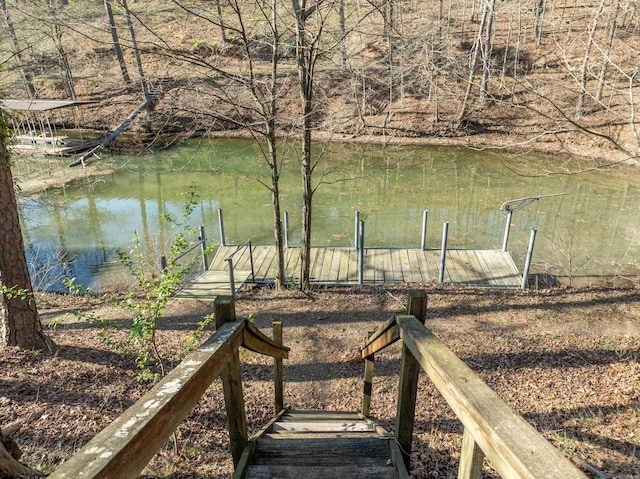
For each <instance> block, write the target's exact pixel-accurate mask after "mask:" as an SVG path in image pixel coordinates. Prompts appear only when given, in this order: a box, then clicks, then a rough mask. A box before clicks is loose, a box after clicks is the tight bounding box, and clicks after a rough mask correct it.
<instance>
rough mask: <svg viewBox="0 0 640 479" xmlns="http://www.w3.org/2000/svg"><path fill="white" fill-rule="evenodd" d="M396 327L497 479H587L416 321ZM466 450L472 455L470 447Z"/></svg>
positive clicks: (411, 319)
mask: <svg viewBox="0 0 640 479" xmlns="http://www.w3.org/2000/svg"><path fill="white" fill-rule="evenodd" d="M396 322H397V323H398V325H399V326H400V337H401V339H402V341H403V343H404V345H405V346H406V347H407V348H408V349H409V350H410V351H411V354H412V355H413V356H414V357H415V358H416V360H417V361H418V363H419V364H420V366H421V368H422V369H423V370H424V371H425V372H426V373H427V376H428V377H429V379H430V380H431V381H432V382H433V384H434V385H435V386H436V388H437V389H438V391H440V393H441V394H442V395H443V397H444V398H445V400H446V401H447V403H449V406H450V407H451V409H452V410H453V411H454V412H455V414H456V415H457V416H458V418H459V419H460V420H461V421H462V423H463V424H464V427H465V439H466V440H467V441H468V440H469V439H470V438H472V439H473V441H474V442H475V443H476V444H477V445H478V446H479V447H480V449H481V450H482V452H483V453H484V454H485V455H486V457H487V458H488V459H489V461H490V462H491V465H492V466H493V467H494V468H495V469H496V470H497V471H498V473H499V474H500V476H501V477H503V478H505V479H511V478H518V479H540V478H562V479H586V476H585V475H584V474H583V473H582V472H580V471H579V470H578V469H577V468H576V467H575V466H573V464H571V463H570V462H569V461H568V460H567V459H566V458H565V457H564V456H563V455H562V454H560V452H559V451H558V450H557V449H556V448H555V447H553V445H551V443H549V442H548V441H547V440H546V439H545V438H544V437H543V436H542V435H541V434H540V433H538V431H536V430H535V429H534V428H533V427H532V426H531V425H530V424H529V423H527V422H526V421H525V420H524V419H523V418H522V416H520V415H519V414H517V413H515V412H514V411H513V410H512V409H511V408H510V407H509V406H508V405H507V404H506V403H505V402H504V401H503V400H502V399H501V398H500V397H499V396H498V395H497V394H496V393H495V392H494V391H493V390H492V389H491V388H490V387H489V386H488V385H487V384H486V383H484V382H483V381H482V379H480V377H478V376H477V375H476V374H475V373H474V372H473V370H472V369H471V368H470V367H469V366H467V365H466V364H465V363H464V362H463V361H462V360H460V359H459V358H458V357H457V356H456V355H455V354H454V353H453V352H452V351H451V350H450V349H448V348H447V347H446V346H445V345H444V344H443V343H442V342H441V341H440V340H439V339H438V338H437V337H436V336H435V335H434V334H433V333H432V332H431V331H429V330H428V329H427V328H426V327H425V326H424V325H422V324H421V323H420V322H419V321H418V320H416V318H414V317H413V316H397V317H396ZM467 450H468V451H472V454H473V447H467ZM469 459H471V458H468V457H467V458H465V457H463V458H462V459H461V463H463V462H465V461H467V460H469ZM475 462H476V463H477V462H478V461H475ZM479 462H480V464H479V467H480V468H481V467H482V462H481V461H479ZM478 472H479V471H478ZM466 477H476V476H474V473H472V472H470V473H469V475H468V476H466ZM477 477H480V476H479V475H478V476H477Z"/></svg>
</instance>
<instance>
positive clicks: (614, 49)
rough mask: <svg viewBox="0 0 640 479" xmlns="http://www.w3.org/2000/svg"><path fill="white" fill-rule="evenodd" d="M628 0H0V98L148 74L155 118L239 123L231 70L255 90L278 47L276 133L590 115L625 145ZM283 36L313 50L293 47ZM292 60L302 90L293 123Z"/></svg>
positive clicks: (536, 128)
mask: <svg viewBox="0 0 640 479" xmlns="http://www.w3.org/2000/svg"><path fill="white" fill-rule="evenodd" d="M639 6H640V5H639V4H638V2H637V1H633V0H621V1H611V0H606V1H605V0H593V1H591V2H587V3H585V2H579V1H577V0H516V1H508V2H496V1H494V0H440V1H438V2H421V1H418V0H408V1H404V2H400V1H398V0H388V1H381V0H376V1H373V2H363V1H355V2H349V1H346V0H338V1H335V0H334V1H315V2H298V1H295V0H294V1H292V3H291V4H287V3H286V2H285V3H284V4H282V5H279V8H278V11H273V10H272V9H271V8H270V7H269V5H268V4H267V3H266V2H264V1H262V0H260V1H255V2H254V1H252V0H249V1H238V0H217V1H216V2H205V1H201V0H200V1H198V0H181V1H170V2H160V1H157V0H139V1H137V2H135V3H133V2H132V3H131V5H127V3H126V2H124V1H123V0H103V1H98V0H93V1H89V0H77V1H75V2H68V1H64V0H34V1H30V2H25V1H20V0H2V1H1V2H0V7H1V8H2V13H3V16H2V21H3V23H4V28H3V29H2V46H3V47H2V49H3V51H2V52H1V55H2V57H1V60H0V61H1V62H2V67H3V73H2V86H3V88H4V90H5V92H6V95H7V96H9V97H39V98H60V97H70V98H74V97H81V98H98V99H101V100H104V101H105V102H107V103H108V102H109V101H111V102H116V101H117V100H124V99H125V97H126V95H127V94H128V92H127V89H131V88H132V86H136V88H137V90H138V92H139V94H144V93H145V92H146V91H147V90H148V89H153V88H154V85H156V84H158V83H160V84H161V85H162V93H164V96H163V97H162V98H160V99H159V101H158V103H159V104H158V107H157V113H158V117H157V118H156V120H157V121H156V125H155V126H156V128H158V129H160V128H164V129H172V128H173V129H178V128H179V129H187V130H188V129H192V130H196V129H205V130H207V129H224V128H238V127H241V126H243V125H245V124H246V123H247V120H249V122H250V121H253V120H254V119H255V118H257V117H259V116H260V114H259V113H258V112H257V111H255V109H254V108H253V107H252V106H250V105H253V103H252V102H253V101H255V99H253V100H252V99H251V96H252V94H251V92H250V90H249V91H246V90H245V86H246V82H243V81H237V80H238V78H245V77H246V75H250V76H253V79H254V81H256V82H257V84H260V85H261V86H263V87H264V88H267V89H268V87H267V86H266V85H268V83H269V82H268V80H267V79H266V78H267V77H269V76H270V75H271V74H272V72H273V69H272V66H271V65H272V53H273V52H275V51H277V58H276V61H277V63H278V68H277V73H276V74H277V79H276V80H277V81H276V89H275V90H274V91H275V94H276V96H277V99H278V113H277V115H274V116H275V118H274V120H275V125H274V126H275V128H277V129H278V130H279V131H292V129H294V130H299V131H296V133H300V134H301V132H302V130H304V129H305V128H307V129H308V130H324V131H329V132H334V133H345V134H361V133H370V134H384V135H389V136H429V135H438V136H449V135H459V134H462V133H477V132H479V131H483V130H484V129H487V128H498V129H504V130H509V131H513V130H517V131H520V132H523V133H525V134H528V135H532V136H535V135H540V134H543V133H552V134H554V135H558V134H564V133H566V132H567V131H574V130H576V129H577V128H580V127H594V126H598V128H599V129H600V130H603V133H604V134H605V135H608V136H611V137H612V139H616V140H618V141H619V144H618V145H616V147H621V148H623V149H625V150H627V151H628V152H629V153H635V152H636V151H637V149H638V146H639V145H638V131H637V129H638V127H637V122H636V118H635V116H636V115H635V110H636V109H637V106H638V100H637V97H638V86H639V81H640V12H639V11H638V10H639V9H640V8H639ZM298 9H299V10H298ZM109 12H110V16H109V15H108V14H107V13H109ZM300 12H303V13H302V14H300ZM109 18H111V19H112V23H111V24H110V21H109ZM274 27H276V28H274ZM301 28H302V30H301ZM134 32H135V35H137V36H138V39H137V43H138V47H139V55H137V56H136V51H137V50H136V49H134V48H133V47H134V46H135V44H134V41H135V39H136V37H135V35H134ZM274 32H275V33H274ZM296 38H298V40H299V41H301V42H302V43H301V44H299V45H298V46H299V47H300V48H301V50H300V52H301V53H304V54H306V55H307V56H308V58H307V60H308V61H310V62H311V64H306V65H305V62H304V61H302V62H301V60H304V58H303V57H304V55H296V45H297V43H296V42H297V40H296ZM274 46H276V47H277V48H274ZM143 65H144V70H146V71H147V72H148V74H147V77H146V78H145V77H144V73H143ZM300 68H307V69H310V71H308V72H307V73H306V78H307V79H308V80H309V81H310V85H312V88H313V101H312V104H311V105H306V106H302V108H303V110H304V109H305V108H306V109H307V110H305V113H303V116H304V118H305V119H306V121H307V123H306V124H305V125H302V124H301V123H300V122H299V120H298V119H297V118H298V115H299V113H300V112H299V111H298V106H299V101H298V100H297V99H296V98H299V97H300V96H299V95H300V94H301V92H303V91H304V88H305V87H304V85H302V86H301V83H299V82H303V81H305V80H304V78H305V73H304V72H303V73H300ZM220 70H224V72H225V73H224V74H222V73H221V71H220ZM299 75H302V76H299ZM221 92H223V93H224V95H225V96H227V97H228V98H227V99H228V101H225V102H223V103H222V104H221V103H220V101H219V100H220V96H221ZM131 101H133V100H131ZM96 116H98V115H96ZM525 118H526V119H527V120H526V121H525V120H523V119H525ZM531 118H533V119H534V120H535V122H534V123H533V124H532V123H531V121H530V119H531ZM108 119H109V118H108ZM113 120H114V121H115V120H117V119H116V118H114V119H113ZM86 121H87V122H90V121H92V118H91V117H89V118H87V120H86ZM93 121H94V122H97V119H96V118H93ZM95 126H102V125H99V124H97V123H96V125H95ZM565 130H566V131H565Z"/></svg>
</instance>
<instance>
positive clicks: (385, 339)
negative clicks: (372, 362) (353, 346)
mask: <svg viewBox="0 0 640 479" xmlns="http://www.w3.org/2000/svg"><path fill="white" fill-rule="evenodd" d="M393 319H394V321H395V318H393ZM399 339H400V329H398V326H397V325H395V324H394V325H393V326H391V327H389V328H388V329H386V330H385V331H383V332H381V334H380V335H378V336H377V337H376V338H375V339H374V340H373V341H371V342H370V343H369V344H367V345H366V346H365V347H364V349H363V350H362V358H363V359H367V358H370V357H372V356H373V355H374V354H375V353H377V352H378V351H382V350H383V349H384V348H386V347H388V346H391V345H392V344H393V343H395V342H396V341H398V340H399Z"/></svg>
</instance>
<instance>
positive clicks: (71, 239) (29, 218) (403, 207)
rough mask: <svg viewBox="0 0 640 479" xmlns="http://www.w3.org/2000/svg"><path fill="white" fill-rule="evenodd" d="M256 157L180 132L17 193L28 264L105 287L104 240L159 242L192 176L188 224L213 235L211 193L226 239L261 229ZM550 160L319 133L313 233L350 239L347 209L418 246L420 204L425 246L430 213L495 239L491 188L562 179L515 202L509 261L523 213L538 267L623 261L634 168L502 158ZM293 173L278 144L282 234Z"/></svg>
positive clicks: (258, 237)
mask: <svg viewBox="0 0 640 479" xmlns="http://www.w3.org/2000/svg"><path fill="white" fill-rule="evenodd" d="M259 158H260V156H259V151H258V149H257V148H256V146H255V144H254V143H252V142H251V141H246V140H238V139H217V140H212V141H203V140H199V141H193V142H187V143H185V144H184V145H183V146H181V147H178V148H175V149H172V150H170V151H165V152H160V153H155V154H153V155H147V156H142V157H135V158H134V157H131V158H128V157H120V158H118V162H119V163H121V164H123V165H126V168H123V169H122V170H121V171H119V172H118V173H117V174H116V175H112V176H109V177H106V178H104V179H103V181H99V182H93V183H91V184H88V183H83V182H79V183H77V184H76V185H73V186H71V187H67V188H66V189H65V190H64V191H62V190H60V191H52V192H48V193H46V194H44V195H41V196H40V197H39V198H37V199H36V198H23V199H22V202H21V204H22V224H23V231H24V236H25V242H26V244H27V253H28V256H29V258H30V260H31V261H32V262H33V263H34V264H35V265H36V267H35V268H34V275H35V276H36V277H38V278H40V277H41V278H44V279H42V280H41V281H39V282H40V283H41V285H43V286H47V287H49V288H50V289H60V288H61V283H60V278H61V275H62V274H66V275H67V276H71V277H76V278H78V281H80V282H81V283H82V284H85V285H91V286H92V287H93V289H100V288H105V287H110V286H111V285H112V283H113V282H114V281H115V279H114V278H120V277H121V276H122V275H121V272H120V271H119V269H118V268H117V267H116V266H115V265H116V264H117V262H116V260H115V257H114V252H113V251H114V248H116V247H121V248H127V247H128V246H129V245H130V239H131V238H132V236H133V233H134V231H137V232H138V233H139V235H140V238H141V240H142V241H143V243H144V244H145V245H146V247H147V248H148V249H149V250H150V251H152V252H153V254H154V255H157V256H159V255H160V254H161V251H162V248H163V247H162V245H164V244H166V243H167V241H168V240H169V238H170V237H171V235H172V233H171V230H170V229H169V227H168V226H167V225H166V224H165V223H164V222H163V221H162V220H161V218H162V217H163V216H164V215H165V214H171V215H173V216H175V217H179V216H180V215H181V208H182V207H183V205H184V193H185V192H186V191H188V189H189V188H190V187H191V186H192V185H196V186H197V187H198V193H199V195H200V203H199V205H198V207H197V209H196V210H195V211H194V213H193V215H192V224H193V225H194V226H197V225H199V224H204V225H205V227H206V229H207V236H208V237H209V238H210V239H212V240H217V239H218V231H217V215H216V212H217V209H218V208H219V207H221V208H223V210H224V215H225V233H226V237H227V241H228V242H237V243H241V242H244V241H246V240H247V239H252V240H253V242H254V243H271V242H272V241H273V240H272V235H273V233H272V212H271V197H270V192H269V191H268V189H267V188H265V187H264V186H263V185H262V184H260V182H261V181H262V182H265V183H266V182H268V169H267V167H266V165H265V164H264V162H263V161H261V160H260V159H259ZM566 163H567V162H566V161H564V162H563V163H562V165H560V164H559V163H558V165H559V166H562V167H564V166H566ZM559 166H558V167H559ZM558 167H555V166H554V164H553V160H552V159H549V158H536V157H523V156H521V157H513V158H509V157H506V156H505V155H504V154H497V153H492V152H478V151H471V150H466V149H462V148H419V147H411V146H409V147H386V148H383V147H380V146H363V145H339V144H336V145H331V146H330V147H329V150H328V151H327V152H326V153H325V157H324V158H323V160H322V162H321V166H320V167H319V168H320V169H319V171H318V174H317V176H316V178H317V179H318V181H321V182H322V183H323V184H320V185H319V186H318V189H317V193H316V196H315V204H314V229H313V242H314V244H316V245H352V244H353V227H354V224H353V218H354V211H355V210H356V209H358V210H360V212H361V218H362V219H364V220H365V221H366V240H365V241H366V245H368V246H403V247H418V246H419V245H420V239H421V222H422V212H423V210H424V209H427V210H429V225H428V229H427V241H426V244H427V247H434V248H435V247H438V246H439V244H440V236H441V231H442V230H441V228H442V223H443V222H444V221H448V222H449V224H450V226H449V246H450V247H468V248H478V249H481V248H482V249H485V248H486V249H494V248H499V247H500V245H501V243H502V234H503V228H504V224H505V214H504V212H501V211H499V207H500V205H501V204H502V203H503V202H504V201H506V200H508V199H513V198H520V197H524V196H531V195H538V194H549V193H558V192H563V191H567V192H569V193H570V194H569V195H567V196H561V197H555V198H549V199H544V200H541V201H539V202H535V203H533V204H531V205H530V206H527V207H526V208H524V209H523V210H520V211H518V212H516V213H515V214H514V219H513V226H512V231H511V235H510V243H509V249H510V250H511V251H513V253H514V257H515V258H516V261H517V262H518V264H519V265H520V266H522V262H523V256H524V254H525V252H526V245H527V242H528V239H529V231H530V229H531V228H532V227H535V228H537V229H538V230H539V234H538V240H537V245H536V252H535V255H534V263H536V264H537V265H538V266H539V267H542V268H546V269H547V270H548V271H549V272H551V273H563V272H564V273H566V272H568V271H571V272H572V274H578V275H585V274H597V275H600V274H618V273H620V272H621V271H623V269H624V268H626V267H628V266H629V265H631V264H633V263H635V262H636V258H637V257H638V253H639V248H640V245H639V244H638V239H637V238H638V235H637V230H638V226H639V225H640V212H638V210H637V209H636V208H634V206H635V205H637V204H638V203H639V200H640V189H639V186H640V179H639V177H638V174H637V173H636V172H635V170H631V169H627V170H615V171H610V172H607V171H603V172H591V173H584V174H580V175H552V176H542V177H527V176H523V175H521V174H516V173H515V172H514V170H517V171H526V172H533V173H539V172H544V171H548V170H550V169H553V168H556V170H557V168H558ZM298 175H299V165H298V161H297V152H296V151H295V150H294V149H293V148H291V149H290V151H289V154H288V155H286V156H285V158H284V164H283V173H282V184H281V191H282V195H283V196H282V203H283V204H282V206H283V210H287V211H289V212H290V224H291V238H292V240H291V243H293V244H296V243H297V238H298V237H299V232H300V227H299V222H300V215H299V210H300V201H301V200H300V197H301V194H300V180H299V177H298ZM57 263H59V264H57ZM61 264H64V268H65V269H64V270H63V267H62V266H61ZM49 283H50V284H49Z"/></svg>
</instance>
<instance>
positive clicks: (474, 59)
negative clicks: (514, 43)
mask: <svg viewBox="0 0 640 479" xmlns="http://www.w3.org/2000/svg"><path fill="white" fill-rule="evenodd" d="M474 5H475V2H474ZM472 18H473V14H472ZM486 18H487V17H486V15H482V21H481V22H480V27H479V28H478V34H477V36H476V41H475V42H474V44H473V51H472V53H471V59H470V61H469V77H468V79H467V88H466V89H465V92H464V97H463V98H462V105H461V106H460V111H459V113H458V116H457V118H456V119H457V121H458V122H459V123H461V122H462V121H463V120H464V119H465V118H466V116H467V112H468V108H469V97H470V96H471V89H472V88H473V79H474V77H475V73H476V65H477V63H478V53H479V52H480V45H481V44H482V32H483V31H484V26H485V21H486Z"/></svg>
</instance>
